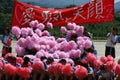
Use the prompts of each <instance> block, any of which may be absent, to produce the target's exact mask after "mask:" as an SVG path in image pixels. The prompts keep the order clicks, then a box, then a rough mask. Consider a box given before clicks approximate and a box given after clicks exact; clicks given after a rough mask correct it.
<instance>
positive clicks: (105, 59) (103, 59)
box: [100, 56, 108, 64]
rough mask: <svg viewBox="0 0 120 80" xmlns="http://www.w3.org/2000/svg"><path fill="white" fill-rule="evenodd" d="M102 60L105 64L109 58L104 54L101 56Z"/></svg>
mask: <svg viewBox="0 0 120 80" xmlns="http://www.w3.org/2000/svg"><path fill="white" fill-rule="evenodd" d="M100 61H102V62H103V63H104V64H105V63H106V62H107V61H108V58H107V57H105V56H102V57H101V58H100Z"/></svg>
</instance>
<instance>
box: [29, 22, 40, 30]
mask: <svg viewBox="0 0 120 80" xmlns="http://www.w3.org/2000/svg"><path fill="white" fill-rule="evenodd" d="M38 24H39V22H38V21H37V20H35V21H31V22H30V24H29V25H30V27H31V28H33V29H36V28H37V25H38Z"/></svg>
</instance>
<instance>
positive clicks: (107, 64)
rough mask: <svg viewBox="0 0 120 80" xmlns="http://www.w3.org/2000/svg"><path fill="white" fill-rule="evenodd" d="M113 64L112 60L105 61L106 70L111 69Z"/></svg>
mask: <svg viewBox="0 0 120 80" xmlns="http://www.w3.org/2000/svg"><path fill="white" fill-rule="evenodd" d="M114 65H115V64H114V62H113V61H107V63H106V67H107V70H108V71H111V70H113V68H114Z"/></svg>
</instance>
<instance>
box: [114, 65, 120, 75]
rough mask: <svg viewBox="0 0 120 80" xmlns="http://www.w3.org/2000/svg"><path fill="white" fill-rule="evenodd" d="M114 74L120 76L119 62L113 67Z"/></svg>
mask: <svg viewBox="0 0 120 80" xmlns="http://www.w3.org/2000/svg"><path fill="white" fill-rule="evenodd" d="M115 75H118V76H119V77H120V64H117V65H116V67H115Z"/></svg>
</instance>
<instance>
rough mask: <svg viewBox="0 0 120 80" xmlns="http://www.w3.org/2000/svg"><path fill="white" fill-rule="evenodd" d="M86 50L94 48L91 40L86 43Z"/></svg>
mask: <svg viewBox="0 0 120 80" xmlns="http://www.w3.org/2000/svg"><path fill="white" fill-rule="evenodd" d="M84 45H85V48H86V49H88V48H90V47H91V46H92V41H90V40H89V39H87V40H86V41H85V44H84Z"/></svg>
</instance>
